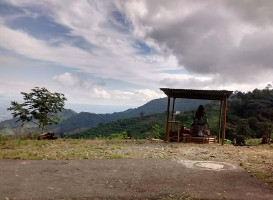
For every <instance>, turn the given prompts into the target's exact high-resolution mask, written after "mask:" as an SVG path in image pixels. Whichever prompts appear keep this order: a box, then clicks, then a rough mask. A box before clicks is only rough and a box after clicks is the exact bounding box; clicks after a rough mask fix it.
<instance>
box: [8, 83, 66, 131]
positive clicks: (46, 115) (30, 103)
mask: <svg viewBox="0 0 273 200" xmlns="http://www.w3.org/2000/svg"><path fill="white" fill-rule="evenodd" d="M31 91H32V92H30V93H25V92H21V94H22V95H23V99H24V103H22V104H20V103H17V102H15V101H12V102H11V107H10V108H8V110H10V111H13V113H12V116H13V117H19V119H18V120H17V121H20V120H21V121H22V126H24V123H25V122H32V123H34V124H37V125H38V126H39V128H41V130H42V133H43V132H44V130H45V126H47V125H49V124H57V123H58V122H59V121H60V119H59V118H58V117H57V115H56V113H58V112H60V111H62V109H63V108H64V102H65V101H66V100H67V99H66V98H65V97H64V95H63V94H61V93H51V92H49V91H48V90H47V89H46V88H44V87H43V88H39V87H35V88H34V89H32V90H31ZM17 121H16V122H17Z"/></svg>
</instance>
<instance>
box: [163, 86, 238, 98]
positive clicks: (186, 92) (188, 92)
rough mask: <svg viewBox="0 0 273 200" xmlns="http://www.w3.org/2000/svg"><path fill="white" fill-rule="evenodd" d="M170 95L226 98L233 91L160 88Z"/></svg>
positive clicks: (172, 96) (174, 96)
mask: <svg viewBox="0 0 273 200" xmlns="http://www.w3.org/2000/svg"><path fill="white" fill-rule="evenodd" d="M160 90H162V91H163V92H164V93H165V94H166V95H167V96H168V97H171V98H185V99H206V100H224V99H225V97H227V98H229V97H230V95H231V94H232V92H233V91H228V90H193V89H173V88H160Z"/></svg>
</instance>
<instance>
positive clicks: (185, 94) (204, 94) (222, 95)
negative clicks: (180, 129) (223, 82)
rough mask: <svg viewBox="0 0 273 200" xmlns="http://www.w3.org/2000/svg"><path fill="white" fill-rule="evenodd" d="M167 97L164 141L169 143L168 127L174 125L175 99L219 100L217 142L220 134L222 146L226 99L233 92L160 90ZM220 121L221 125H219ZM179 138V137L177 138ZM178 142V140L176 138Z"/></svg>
mask: <svg viewBox="0 0 273 200" xmlns="http://www.w3.org/2000/svg"><path fill="white" fill-rule="evenodd" d="M160 90H162V91H163V92H164V93H165V94H166V95H167V97H168V104H167V120H166V136H165V140H166V141H169V132H168V128H169V125H170V124H172V123H175V122H174V121H173V120H174V105H175V99H177V98H185V99H204V100H219V101H220V102H221V104H220V115H219V131H218V132H219V133H218V139H219V140H218V141H219V142H220V133H222V137H221V139H222V140H221V142H222V145H223V144H224V140H225V130H226V116H227V99H228V98H229V97H230V95H231V94H232V92H233V91H228V90H192V89H172V88H160ZM171 98H172V101H173V102H172V112H171V119H170V101H171ZM221 121H222V123H221ZM178 137H179V136H178ZM178 141H179V138H178Z"/></svg>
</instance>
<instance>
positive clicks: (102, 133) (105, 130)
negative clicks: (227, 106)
mask: <svg viewBox="0 0 273 200" xmlns="http://www.w3.org/2000/svg"><path fill="white" fill-rule="evenodd" d="M206 109H207V110H208V112H207V113H208V118H209V121H210V129H211V131H212V134H214V135H216V134H217V132H218V129H217V128H218V116H217V113H219V106H217V104H211V105H207V106H206ZM193 116H194V111H185V112H183V113H180V114H178V115H175V120H177V121H180V122H181V124H182V125H186V127H187V128H190V125H191V123H192V118H193ZM165 127H166V114H165V113H158V114H153V115H147V116H143V117H134V118H128V119H120V120H117V121H115V122H110V123H105V124H100V125H99V126H96V127H93V128H90V129H88V130H86V131H84V132H82V133H78V134H74V135H72V136H71V137H72V138H88V139H94V138H99V137H108V136H110V135H112V134H117V133H122V132H126V133H127V136H128V137H132V138H148V137H155V136H159V138H161V139H163V138H164V135H165Z"/></svg>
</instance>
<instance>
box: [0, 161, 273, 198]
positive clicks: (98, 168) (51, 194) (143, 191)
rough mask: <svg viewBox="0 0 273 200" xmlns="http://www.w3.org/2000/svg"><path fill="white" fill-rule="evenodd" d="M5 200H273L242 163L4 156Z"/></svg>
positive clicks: (0, 185)
mask: <svg viewBox="0 0 273 200" xmlns="http://www.w3.org/2000/svg"><path fill="white" fill-rule="evenodd" d="M0 166H1V171H0V199H5V200H9V199H188V200H192V199H238V200H239V199H240V200H254V199H255V200H257V199H263V200H271V199H273V189H272V188H271V187H270V186H268V185H266V184H265V183H264V182H262V181H261V180H258V179H257V178H255V177H253V176H251V175H250V174H249V173H247V172H246V171H245V170H243V169H242V168H241V167H239V166H236V165H233V164H229V163H223V162H214V161H192V160H176V161H175V160H155V159H101V160H66V161H60V160H0Z"/></svg>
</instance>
